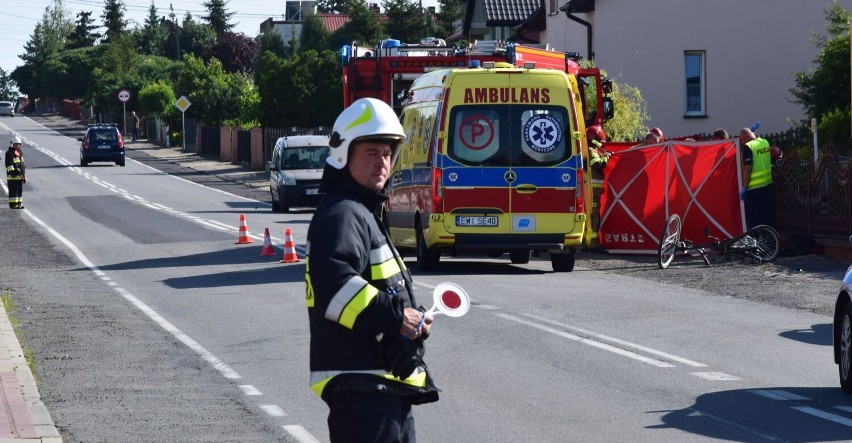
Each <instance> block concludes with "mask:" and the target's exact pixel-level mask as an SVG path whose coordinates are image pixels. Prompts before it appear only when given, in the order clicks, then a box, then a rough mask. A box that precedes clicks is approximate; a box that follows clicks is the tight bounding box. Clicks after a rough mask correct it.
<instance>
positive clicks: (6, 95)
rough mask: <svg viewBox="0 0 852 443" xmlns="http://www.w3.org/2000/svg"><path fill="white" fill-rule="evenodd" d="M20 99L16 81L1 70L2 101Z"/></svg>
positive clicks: (0, 89) (0, 92)
mask: <svg viewBox="0 0 852 443" xmlns="http://www.w3.org/2000/svg"><path fill="white" fill-rule="evenodd" d="M17 98H18V90H17V87H16V85H15V81H14V80H12V77H11V76H9V74H7V73H6V71H5V70H4V69H3V68H0V100H6V101H15V100H16V99H17Z"/></svg>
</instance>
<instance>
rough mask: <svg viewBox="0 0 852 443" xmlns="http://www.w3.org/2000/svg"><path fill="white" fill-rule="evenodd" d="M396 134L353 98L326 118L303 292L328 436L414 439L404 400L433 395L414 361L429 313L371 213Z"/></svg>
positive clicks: (314, 382)
mask: <svg viewBox="0 0 852 443" xmlns="http://www.w3.org/2000/svg"><path fill="white" fill-rule="evenodd" d="M404 139H405V133H404V132H403V130H402V126H401V125H400V123H399V120H398V118H397V116H396V114H395V113H394V112H393V110H392V109H391V108H390V106H388V105H387V104H385V103H384V102H382V101H380V100H376V99H372V98H364V99H359V100H357V101H355V102H354V103H352V105H351V106H349V107H348V108H346V109H345V110H344V111H343V112H342V113H341V114H340V116H339V117H338V118H337V121H336V122H335V123H334V127H333V133H332V135H331V140H330V143H329V144H330V146H331V154H330V156H329V157H328V159H327V160H326V163H327V164H326V166H325V170H324V171H323V178H322V184H321V187H320V191H321V192H324V193H326V195H325V197H324V198H323V200H322V202H321V203H320V205H319V207H318V208H317V210H316V212H315V214H314V216H313V219H312V221H311V224H310V227H309V228H308V242H307V247H306V249H307V252H306V260H305V263H306V266H305V267H306V288H307V291H306V292H307V294H306V295H307V297H306V300H307V307H308V318H309V321H310V331H311V344H310V367H311V381H310V384H311V388H312V389H313V391H314V392H315V393H316V394H317V395H319V396H320V397H321V398H322V399H323V400H324V401H325V402H326V403H327V404H328V406H329V415H328V427H329V434H330V437H331V441H332V442H347V441H370V442H374V441H375V442H396V441H403V442H405V441H411V442H413V441H414V440H415V432H414V417H413V415H412V412H411V409H412V408H411V406H412V405H416V404H421V403H428V402H434V401H437V400H438V389H437V388H436V387H435V385H434V383H433V382H432V379H431V377H430V376H429V373H428V372H427V368H426V365H425V364H424V363H423V351H424V347H423V340H424V339H425V338H426V337H427V336H428V332H429V328H430V325H431V323H432V317H431V315H426V314H425V309H423V308H422V307H421V308H420V309H419V310H418V309H415V306H417V303H416V301H415V298H414V292H413V289H412V282H411V275H410V274H409V272H408V270H407V269H406V268H405V265H404V264H403V261H402V259H401V258H400V255H399V253H398V252H397V251H396V248H394V246H393V244H392V243H391V241H390V238H389V236H388V235H387V232H386V231H385V229H384V227H383V224H382V223H381V222H380V221H379V220H378V218H377V217H376V216H375V213H376V212H375V211H376V210H377V208H379V207H380V206H381V204H382V203H383V202H384V201H385V200H386V197H385V195H384V194H383V193H382V190H383V188H384V186H385V183H386V182H387V179H388V176H389V174H390V171H391V168H392V167H393V163H394V161H395V160H396V155H397V153H398V150H399V145H400V143H401V142H402V141H403V140H404Z"/></svg>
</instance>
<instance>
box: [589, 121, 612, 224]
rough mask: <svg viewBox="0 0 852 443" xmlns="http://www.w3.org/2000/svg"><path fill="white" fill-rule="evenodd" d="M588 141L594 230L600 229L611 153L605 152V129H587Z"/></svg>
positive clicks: (595, 127) (597, 127)
mask: <svg viewBox="0 0 852 443" xmlns="http://www.w3.org/2000/svg"><path fill="white" fill-rule="evenodd" d="M586 139H587V140H588V142H589V167H591V169H592V229H593V230H595V231H597V230H598V229H599V228H600V220H601V217H600V205H601V194H603V182H604V168H606V165H607V162H609V157H610V156H611V155H612V154H611V153H610V152H607V151H606V150H604V148H603V145H602V144H601V142H604V141H606V137H605V135H604V131H603V128H601V127H600V126H598V125H592V126H589V128H588V129H586Z"/></svg>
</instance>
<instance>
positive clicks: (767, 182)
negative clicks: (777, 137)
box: [739, 128, 774, 228]
mask: <svg viewBox="0 0 852 443" xmlns="http://www.w3.org/2000/svg"><path fill="white" fill-rule="evenodd" d="M739 138H740V145H742V148H741V150H742V161H743V178H742V180H743V181H742V186H741V187H740V199H741V200H744V201H745V210H746V223H747V225H748V227H749V228H752V227H754V226H757V225H769V226H772V223H773V215H774V206H773V201H772V187H771V185H772V157H771V153H770V147H769V142H768V141H766V139H765V138H760V137H757V136H756V135H754V132H752V130H751V129H749V128H743V129H741V130H740V136H739Z"/></svg>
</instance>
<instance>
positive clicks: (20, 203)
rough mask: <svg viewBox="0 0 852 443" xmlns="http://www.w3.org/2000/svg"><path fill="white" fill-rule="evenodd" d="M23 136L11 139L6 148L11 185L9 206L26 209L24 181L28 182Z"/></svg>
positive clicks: (9, 182) (8, 175) (7, 168)
mask: <svg viewBox="0 0 852 443" xmlns="http://www.w3.org/2000/svg"><path fill="white" fill-rule="evenodd" d="M21 145H22V142H21V138H20V137H18V136H17V135H16V136H14V137H12V140H10V141H9V149H7V150H6V183H7V184H8V186H9V207H10V208H11V209H24V197H23V195H24V183H26V182H27V174H26V166H25V165H24V154H23V153H22V152H21Z"/></svg>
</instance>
